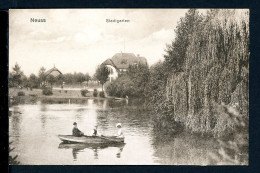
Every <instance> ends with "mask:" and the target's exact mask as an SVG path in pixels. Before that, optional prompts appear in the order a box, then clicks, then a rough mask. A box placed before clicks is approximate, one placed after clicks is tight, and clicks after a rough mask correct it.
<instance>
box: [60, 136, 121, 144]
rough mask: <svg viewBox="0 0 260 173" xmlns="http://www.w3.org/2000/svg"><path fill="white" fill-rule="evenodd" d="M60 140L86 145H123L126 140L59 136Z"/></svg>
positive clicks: (103, 137)
mask: <svg viewBox="0 0 260 173" xmlns="http://www.w3.org/2000/svg"><path fill="white" fill-rule="evenodd" d="M58 137H59V138H60V140H62V141H63V142H67V143H84V144H107V143H123V142H124V138H117V137H116V136H81V137H76V136H73V135H58Z"/></svg>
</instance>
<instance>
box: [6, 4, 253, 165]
mask: <svg viewBox="0 0 260 173" xmlns="http://www.w3.org/2000/svg"><path fill="white" fill-rule="evenodd" d="M249 44H250V41H249V9H10V10H9V164H10V165H248V160H249V153H248V148H249V143H248V140H249V130H248V129H249V113H248V112H249V56H250V52H249Z"/></svg>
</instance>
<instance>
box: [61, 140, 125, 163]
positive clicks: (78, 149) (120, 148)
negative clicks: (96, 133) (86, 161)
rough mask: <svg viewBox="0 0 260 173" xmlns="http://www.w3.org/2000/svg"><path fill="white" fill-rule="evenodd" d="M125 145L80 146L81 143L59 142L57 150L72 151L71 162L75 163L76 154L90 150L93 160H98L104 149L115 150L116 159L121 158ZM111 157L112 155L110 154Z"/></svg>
mask: <svg viewBox="0 0 260 173" xmlns="http://www.w3.org/2000/svg"><path fill="white" fill-rule="evenodd" d="M125 145H126V144H125V143H118V144H81V143H74V144H71V143H65V142H61V143H60V144H59V146H58V148H59V149H72V156H73V160H74V161H77V159H78V154H79V153H80V152H83V151H84V150H85V149H90V150H92V151H93V156H94V157H93V158H94V159H99V151H100V150H103V149H106V148H117V152H116V153H115V157H116V158H120V157H121V153H122V152H123V148H124V147H125ZM111 154H112V155H113V153H111Z"/></svg>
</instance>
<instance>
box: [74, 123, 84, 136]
mask: <svg viewBox="0 0 260 173" xmlns="http://www.w3.org/2000/svg"><path fill="white" fill-rule="evenodd" d="M73 125H74V127H73V130H72V135H73V136H77V137H81V136H83V135H84V133H83V132H81V131H80V130H79V129H78V127H77V123H76V122H74V123H73Z"/></svg>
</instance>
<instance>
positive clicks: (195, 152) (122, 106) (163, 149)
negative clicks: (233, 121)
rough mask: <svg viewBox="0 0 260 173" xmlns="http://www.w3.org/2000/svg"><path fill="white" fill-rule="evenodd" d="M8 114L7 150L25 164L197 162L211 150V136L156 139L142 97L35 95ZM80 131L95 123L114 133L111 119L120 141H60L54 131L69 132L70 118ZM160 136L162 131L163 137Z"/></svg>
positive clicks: (213, 146)
mask: <svg viewBox="0 0 260 173" xmlns="http://www.w3.org/2000/svg"><path fill="white" fill-rule="evenodd" d="M10 109H11V111H12V112H13V113H12V115H11V116H9V136H10V137H9V140H10V141H12V142H13V143H12V144H11V148H13V147H14V148H15V150H14V151H12V153H11V155H16V154H17V155H18V158H17V159H18V161H20V163H21V164H26V165H35V164H36V165H42V164H43V165H45V164H48V165H49V164H51V165H98V164H102V165H107V164H113V165H114V164H115V165H125V164H130V165H136V164H138V165H140V164H141V165H147V164H149V165H152V164H172V165H180V164H184V165H202V164H204V165H205V164H208V161H209V156H208V153H210V152H215V151H216V150H217V146H216V142H215V141H214V140H209V139H202V138H198V137H195V136H192V135H189V134H186V133H182V134H179V135H178V136H170V137H169V136H168V137H167V140H162V139H163V138H162V137H161V136H158V135H156V134H155V133H154V131H153V125H152V119H151V117H152V116H153V115H152V113H151V112H148V111H145V110H144V107H143V106H142V102H140V101H139V102H133V101H131V100H130V101H129V102H126V101H114V100H93V99H88V100H82V101H80V103H79V102H78V103H75V102H74V103H73V101H71V102H70V104H69V102H67V101H66V102H65V103H59V104H58V103H48V102H45V103H43V102H40V101H37V102H35V103H26V104H20V105H16V106H12V107H11V108H10ZM74 121H76V122H77V123H78V128H79V129H80V130H81V131H83V132H84V133H85V134H86V135H89V134H90V133H91V130H92V129H93V127H94V126H95V125H98V131H99V132H100V133H102V134H103V135H115V134H116V133H117V129H116V127H115V125H116V123H119V122H120V123H122V126H123V127H122V130H123V132H124V135H125V144H124V145H118V146H90V145H82V144H63V143H61V141H60V139H59V138H58V137H57V135H58V134H71V133H72V128H73V125H72V124H73V122H74ZM165 139H166V137H165Z"/></svg>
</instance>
